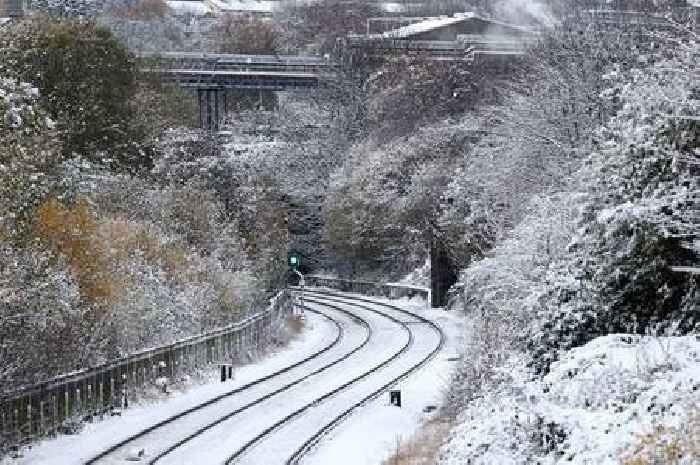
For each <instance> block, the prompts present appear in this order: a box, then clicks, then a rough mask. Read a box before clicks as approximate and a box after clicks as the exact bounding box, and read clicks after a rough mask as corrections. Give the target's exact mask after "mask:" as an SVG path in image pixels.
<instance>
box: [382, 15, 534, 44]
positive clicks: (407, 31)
mask: <svg viewBox="0 0 700 465" xmlns="http://www.w3.org/2000/svg"><path fill="white" fill-rule="evenodd" d="M475 20H476V21H481V22H484V23H489V24H492V25H494V26H499V27H503V28H506V29H511V30H513V31H514V32H520V33H532V31H530V30H529V29H526V28H523V27H520V26H515V25H513V24H508V23H503V22H500V21H495V20H493V19H488V18H484V17H481V16H479V15H477V14H475V13H473V12H469V11H467V12H464V13H455V14H454V16H440V17H435V18H428V19H425V20H423V21H419V22H416V23H413V24H409V25H408V26H403V27H400V28H398V29H393V30H391V31H386V32H383V33H382V34H377V35H376V36H377V38H386V39H407V38H410V37H413V36H416V35H419V34H422V33H425V32H431V31H435V30H438V29H443V28H446V27H449V26H452V25H455V24H460V23H466V22H468V21H475Z"/></svg>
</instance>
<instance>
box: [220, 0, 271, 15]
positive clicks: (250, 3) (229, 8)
mask: <svg viewBox="0 0 700 465" xmlns="http://www.w3.org/2000/svg"><path fill="white" fill-rule="evenodd" d="M207 3H209V4H210V5H211V6H212V7H213V8H214V9H216V10H218V11H223V12H231V13H235V12H241V13H260V14H272V10H274V9H275V7H276V6H277V4H278V3H279V2H277V1H273V0H207Z"/></svg>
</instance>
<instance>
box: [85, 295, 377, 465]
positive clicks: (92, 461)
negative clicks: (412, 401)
mask: <svg viewBox="0 0 700 465" xmlns="http://www.w3.org/2000/svg"><path fill="white" fill-rule="evenodd" d="M307 311H311V312H313V313H316V314H318V315H320V316H322V317H323V318H325V319H327V320H328V321H330V322H331V323H333V325H334V326H335V327H336V330H337V334H336V337H335V339H334V340H333V341H331V343H330V344H327V345H326V346H324V347H323V348H321V349H320V350H318V351H316V352H314V353H312V354H310V355H309V356H307V357H305V358H303V359H302V360H300V361H298V362H296V363H293V364H291V365H288V366H286V367H284V368H282V369H280V370H277V371H275V372H273V373H270V374H269V375H267V376H264V377H262V378H259V379H256V380H254V381H251V382H249V383H246V384H245V385H243V386H240V387H238V388H236V389H233V390H231V391H229V392H226V393H224V394H221V395H219V396H216V397H214V398H212V399H210V400H208V401H206V402H204V403H202V404H198V405H196V406H194V407H192V408H189V409H187V410H184V411H182V412H180V413H178V414H176V415H172V416H170V417H168V418H166V419H164V420H162V421H160V422H158V423H156V424H154V425H152V426H150V427H148V428H146V429H144V430H142V431H139V432H138V433H136V434H133V435H131V436H129V437H128V438H126V439H124V440H123V441H120V442H118V443H117V444H114V445H113V446H111V447H109V448H107V449H105V450H104V451H102V452H100V453H99V454H98V455H96V456H94V457H92V458H91V459H89V460H87V461H86V462H84V464H85V465H94V464H97V463H99V462H100V461H101V460H103V459H105V458H107V457H108V456H110V455H111V454H114V453H115V452H116V451H118V450H120V449H123V448H124V447H126V446H128V445H129V444H130V443H133V442H134V441H136V440H138V439H141V438H143V437H145V436H146V435H148V434H151V433H153V432H154V431H156V430H158V429H161V428H163V427H165V426H167V425H170V424H172V423H174V422H176V421H178V420H180V419H182V418H183V417H185V416H187V415H190V414H192V413H194V412H197V411H200V410H202V409H204V408H205V407H209V406H211V405H213V404H215V403H217V402H220V401H222V400H224V399H227V398H229V397H231V396H233V395H236V394H239V393H241V392H243V391H245V390H247V389H250V388H252V387H254V386H258V385H261V384H263V383H265V382H266V381H269V380H271V379H273V378H276V377H278V376H280V375H282V374H284V373H287V372H289V371H291V370H293V369H294V368H297V367H300V366H302V365H305V364H307V363H309V362H311V361H312V360H314V359H316V358H318V357H320V356H321V355H323V354H324V353H326V352H328V351H329V350H331V349H332V348H334V347H336V346H337V345H338V344H339V343H340V342H341V340H342V339H343V336H344V329H343V327H342V326H341V325H340V323H339V322H338V320H336V319H334V318H332V317H330V316H328V315H326V314H325V313H322V312H319V311H316V310H313V309H307ZM353 319H354V320H355V321H359V322H360V324H361V325H362V326H363V327H365V328H369V324H368V323H367V322H366V321H363V320H361V319H360V318H357V317H355V316H354V315H353ZM366 339H367V340H369V334H368V335H367V338H366ZM364 343H366V342H364ZM364 343H363V344H364ZM357 350H359V349H357ZM335 363H337V361H336V362H333V364H335ZM329 366H330V364H329V365H324V366H323V367H321V368H320V369H317V370H314V371H313V372H311V373H309V374H307V375H306V376H303V377H301V378H299V379H297V380H296V381H295V382H293V383H290V384H287V385H285V386H283V387H282V388H280V389H277V390H275V391H274V392H272V393H270V394H268V395H265V396H262V397H261V398H258V399H256V400H255V401H253V402H251V403H248V404H247V405H244V406H243V407H241V408H239V409H236V411H234V412H230V413H229V414H227V415H225V416H224V417H222V418H219V420H218V421H217V422H212V423H210V424H209V425H207V426H208V427H204V428H200V429H199V430H198V432H197V433H196V434H193V435H190V436H188V438H186V439H185V440H181V441H179V442H178V444H177V446H175V447H170V448H169V451H172V450H174V449H175V448H177V447H180V446H181V445H182V444H184V443H185V442H186V441H187V440H191V439H192V438H193V437H195V436H197V435H201V434H202V433H204V432H205V431H206V430H207V429H209V428H211V427H213V426H215V424H218V423H220V422H222V421H225V420H226V419H228V418H231V417H232V416H234V415H236V414H238V413H240V412H242V411H244V410H246V409H247V408H250V407H252V406H254V405H257V404H259V403H260V402H263V401H264V400H265V399H267V398H270V397H272V396H273V395H275V394H278V393H280V392H282V391H283V390H285V389H289V388H291V387H292V386H294V385H296V384H298V383H300V382H302V381H303V380H305V379H308V378H310V377H311V376H314V375H315V374H318V373H320V372H321V371H323V370H324V369H326V368H328V367H329ZM164 455H165V454H162V453H161V454H159V455H158V456H157V457H156V458H154V459H153V460H151V462H150V463H155V462H156V461H157V460H158V459H160V458H161V457H162V456H164Z"/></svg>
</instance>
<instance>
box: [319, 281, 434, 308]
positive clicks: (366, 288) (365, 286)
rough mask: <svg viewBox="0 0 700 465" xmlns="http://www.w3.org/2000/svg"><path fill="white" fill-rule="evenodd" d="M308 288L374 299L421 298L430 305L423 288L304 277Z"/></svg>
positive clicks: (428, 293) (428, 294)
mask: <svg viewBox="0 0 700 465" xmlns="http://www.w3.org/2000/svg"><path fill="white" fill-rule="evenodd" d="M305 281H306V284H307V285H308V286H318V287H330V288H332V289H337V290H339V291H342V292H354V293H357V294H365V295H371V296H376V297H386V298H389V299H399V298H401V297H408V298H411V297H421V298H423V299H425V300H426V302H427V303H428V305H430V290H429V289H427V288H424V287H417V286H407V285H402V284H381V283H375V282H371V281H351V280H349V279H339V278H325V277H322V276H306V277H305Z"/></svg>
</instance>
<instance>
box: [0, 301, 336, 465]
mask: <svg viewBox="0 0 700 465" xmlns="http://www.w3.org/2000/svg"><path fill="white" fill-rule="evenodd" d="M335 336H336V328H335V326H334V325H332V324H331V323H330V322H328V321H327V320H326V319H325V318H323V317H321V316H318V315H315V314H313V313H308V312H307V313H306V325H305V329H304V330H303V331H302V333H301V334H300V335H299V336H298V337H296V338H294V339H293V340H292V341H291V342H290V343H289V345H288V346H287V347H285V348H284V349H282V350H280V351H279V352H277V353H275V354H273V355H271V356H269V357H268V358H266V359H264V360H262V361H259V362H257V363H252V364H250V365H245V366H242V367H237V368H236V370H235V373H234V378H233V380H231V381H228V382H226V383H221V382H220V381H218V379H217V376H218V367H217V366H212V368H211V370H212V375H213V376H212V378H211V380H212V382H210V383H207V384H202V385H195V386H191V387H190V388H189V389H187V390H186V391H184V392H173V393H172V394H171V395H170V397H169V398H168V399H165V400H159V401H155V402H153V401H152V402H147V403H146V402H144V403H142V404H140V405H136V406H132V407H131V408H129V409H127V410H125V411H123V412H122V415H121V416H115V417H108V418H105V420H104V421H100V422H96V423H93V424H88V425H87V426H86V428H85V430H84V431H83V432H82V433H81V434H77V435H72V436H59V437H58V438H55V439H46V440H43V441H41V442H39V443H38V444H35V445H34V446H33V447H32V449H31V450H26V451H25V452H24V457H22V458H19V459H12V458H9V457H7V458H5V459H4V460H2V462H1V463H2V465H25V464H27V465H28V464H35V463H46V464H51V465H64V464H65V465H74V464H75V463H76V454H77V455H81V456H86V457H87V456H90V455H94V454H95V453H97V452H99V451H100V450H101V449H102V448H103V445H104V444H110V443H113V442H114V440H115V438H125V437H127V436H129V435H131V434H134V433H137V432H139V431H141V430H143V429H144V428H145V427H147V426H148V425H151V424H154V423H157V422H158V421H161V420H163V419H164V418H167V417H169V416H172V415H174V414H176V413H179V412H181V411H183V410H186V409H188V408H190V407H192V406H195V405H198V404H201V403H203V402H205V401H207V400H209V399H212V398H214V397H216V396H218V395H221V394H223V393H225V392H227V391H230V390H233V389H235V388H236V387H239V386H242V385H244V384H246V383H249V382H250V381H253V380H255V379H258V378H261V377H263V376H265V375H267V374H269V373H272V372H275V371H277V370H279V369H281V368H283V367H285V366H287V365H291V364H292V363H294V362H296V361H298V360H301V359H302V358H304V357H306V356H308V354H310V353H312V352H315V351H317V350H319V349H320V348H322V347H324V346H326V345H327V344H329V343H330V342H331V341H332V340H333V339H334V338H335ZM86 449H89V450H86ZM77 450H80V453H77V452H76V451H77Z"/></svg>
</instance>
